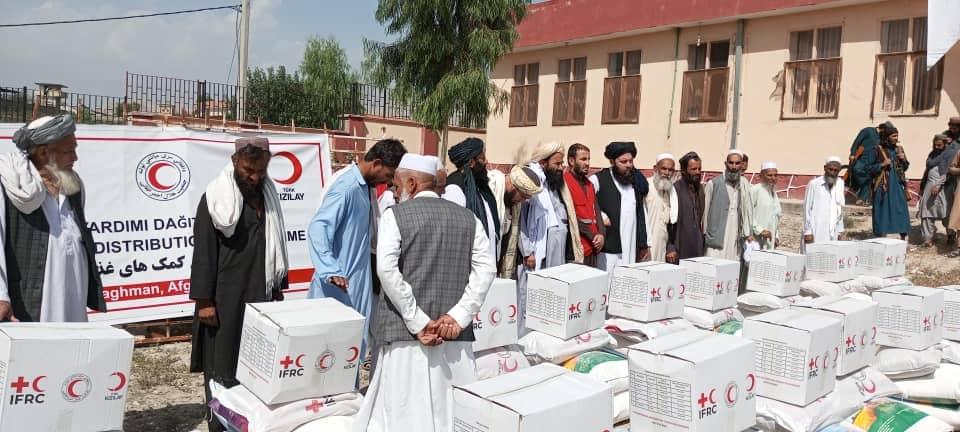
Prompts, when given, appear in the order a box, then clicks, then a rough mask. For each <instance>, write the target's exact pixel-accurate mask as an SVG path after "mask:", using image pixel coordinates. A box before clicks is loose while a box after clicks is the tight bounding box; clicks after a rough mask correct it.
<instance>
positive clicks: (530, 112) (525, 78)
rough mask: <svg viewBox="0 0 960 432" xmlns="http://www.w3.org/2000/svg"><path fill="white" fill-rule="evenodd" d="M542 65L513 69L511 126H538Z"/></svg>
mask: <svg viewBox="0 0 960 432" xmlns="http://www.w3.org/2000/svg"><path fill="white" fill-rule="evenodd" d="M539 77H540V63H530V64H520V65H515V66H514V67H513V88H512V89H511V90H510V126H511V127H514V126H536V125H537V102H538V101H537V99H538V95H539V92H540V85H539V84H537V82H538V79H539Z"/></svg>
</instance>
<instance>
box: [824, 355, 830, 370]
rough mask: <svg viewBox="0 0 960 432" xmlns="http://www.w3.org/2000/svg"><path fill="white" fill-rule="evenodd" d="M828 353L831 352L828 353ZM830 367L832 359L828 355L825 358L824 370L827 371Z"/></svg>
mask: <svg viewBox="0 0 960 432" xmlns="http://www.w3.org/2000/svg"><path fill="white" fill-rule="evenodd" d="M828 352H829V351H828ZM829 365H830V357H829V354H828V355H825V356H823V368H824V369H826V368H827V367H828V366H829Z"/></svg>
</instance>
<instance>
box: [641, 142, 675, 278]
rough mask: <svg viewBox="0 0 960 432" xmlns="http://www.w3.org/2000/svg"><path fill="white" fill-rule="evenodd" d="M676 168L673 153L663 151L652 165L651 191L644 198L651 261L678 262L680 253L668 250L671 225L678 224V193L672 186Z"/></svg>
mask: <svg viewBox="0 0 960 432" xmlns="http://www.w3.org/2000/svg"><path fill="white" fill-rule="evenodd" d="M675 172H677V171H676V162H675V161H674V158H673V155H672V154H670V153H663V154H660V155H659V156H657V163H656V165H654V166H653V177H651V178H650V193H648V194H647V198H646V199H645V200H644V205H646V207H647V212H646V214H647V230H649V234H648V236H647V239H648V243H649V244H650V260H652V261H666V262H671V263H676V262H677V257H678V256H679V255H678V254H677V252H676V251H673V252H671V253H670V254H668V253H667V243H668V240H669V227H670V225H672V224H675V223H677V210H678V208H679V206H678V205H677V194H676V191H675V190H674V188H673V181H672V180H673V174H674V173H675Z"/></svg>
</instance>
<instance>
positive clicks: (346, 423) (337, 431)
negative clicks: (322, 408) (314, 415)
mask: <svg viewBox="0 0 960 432" xmlns="http://www.w3.org/2000/svg"><path fill="white" fill-rule="evenodd" d="M293 432H353V416H349V417H348V416H333V417H327V418H322V419H317V420H314V421H312V422H310V423H307V424H305V425H303V426H300V427H298V428H296V429H294V430H293Z"/></svg>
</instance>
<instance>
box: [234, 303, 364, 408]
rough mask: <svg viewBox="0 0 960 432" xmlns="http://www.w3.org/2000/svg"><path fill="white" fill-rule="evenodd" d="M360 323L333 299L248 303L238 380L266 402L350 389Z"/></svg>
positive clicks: (353, 381) (357, 355) (357, 357)
mask: <svg viewBox="0 0 960 432" xmlns="http://www.w3.org/2000/svg"><path fill="white" fill-rule="evenodd" d="M363 321H364V318H363V316H362V315H360V314H359V313H357V312H356V311H355V310H353V309H352V308H350V307H348V306H345V305H343V304H342V303H340V302H338V301H337V300H334V299H331V298H319V299H308V300H290V301H283V302H269V303H248V304H247V308H246V311H245V312H244V317H243V335H242V336H241V337H240V358H239V361H238V362H237V380H238V381H240V383H242V384H243V385H245V386H246V387H247V389H249V390H250V392H251V393H253V394H255V395H257V397H259V398H260V399H261V400H262V401H263V402H264V403H266V404H268V405H269V404H277V403H282V402H290V401H294V400H298V399H306V398H310V397H320V396H327V395H333V394H340V393H346V392H350V391H353V390H354V387H355V385H356V381H357V371H358V369H357V366H358V365H359V364H360V362H362V361H363V359H362V358H360V346H361V345H360V343H361V342H362V340H363Z"/></svg>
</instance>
